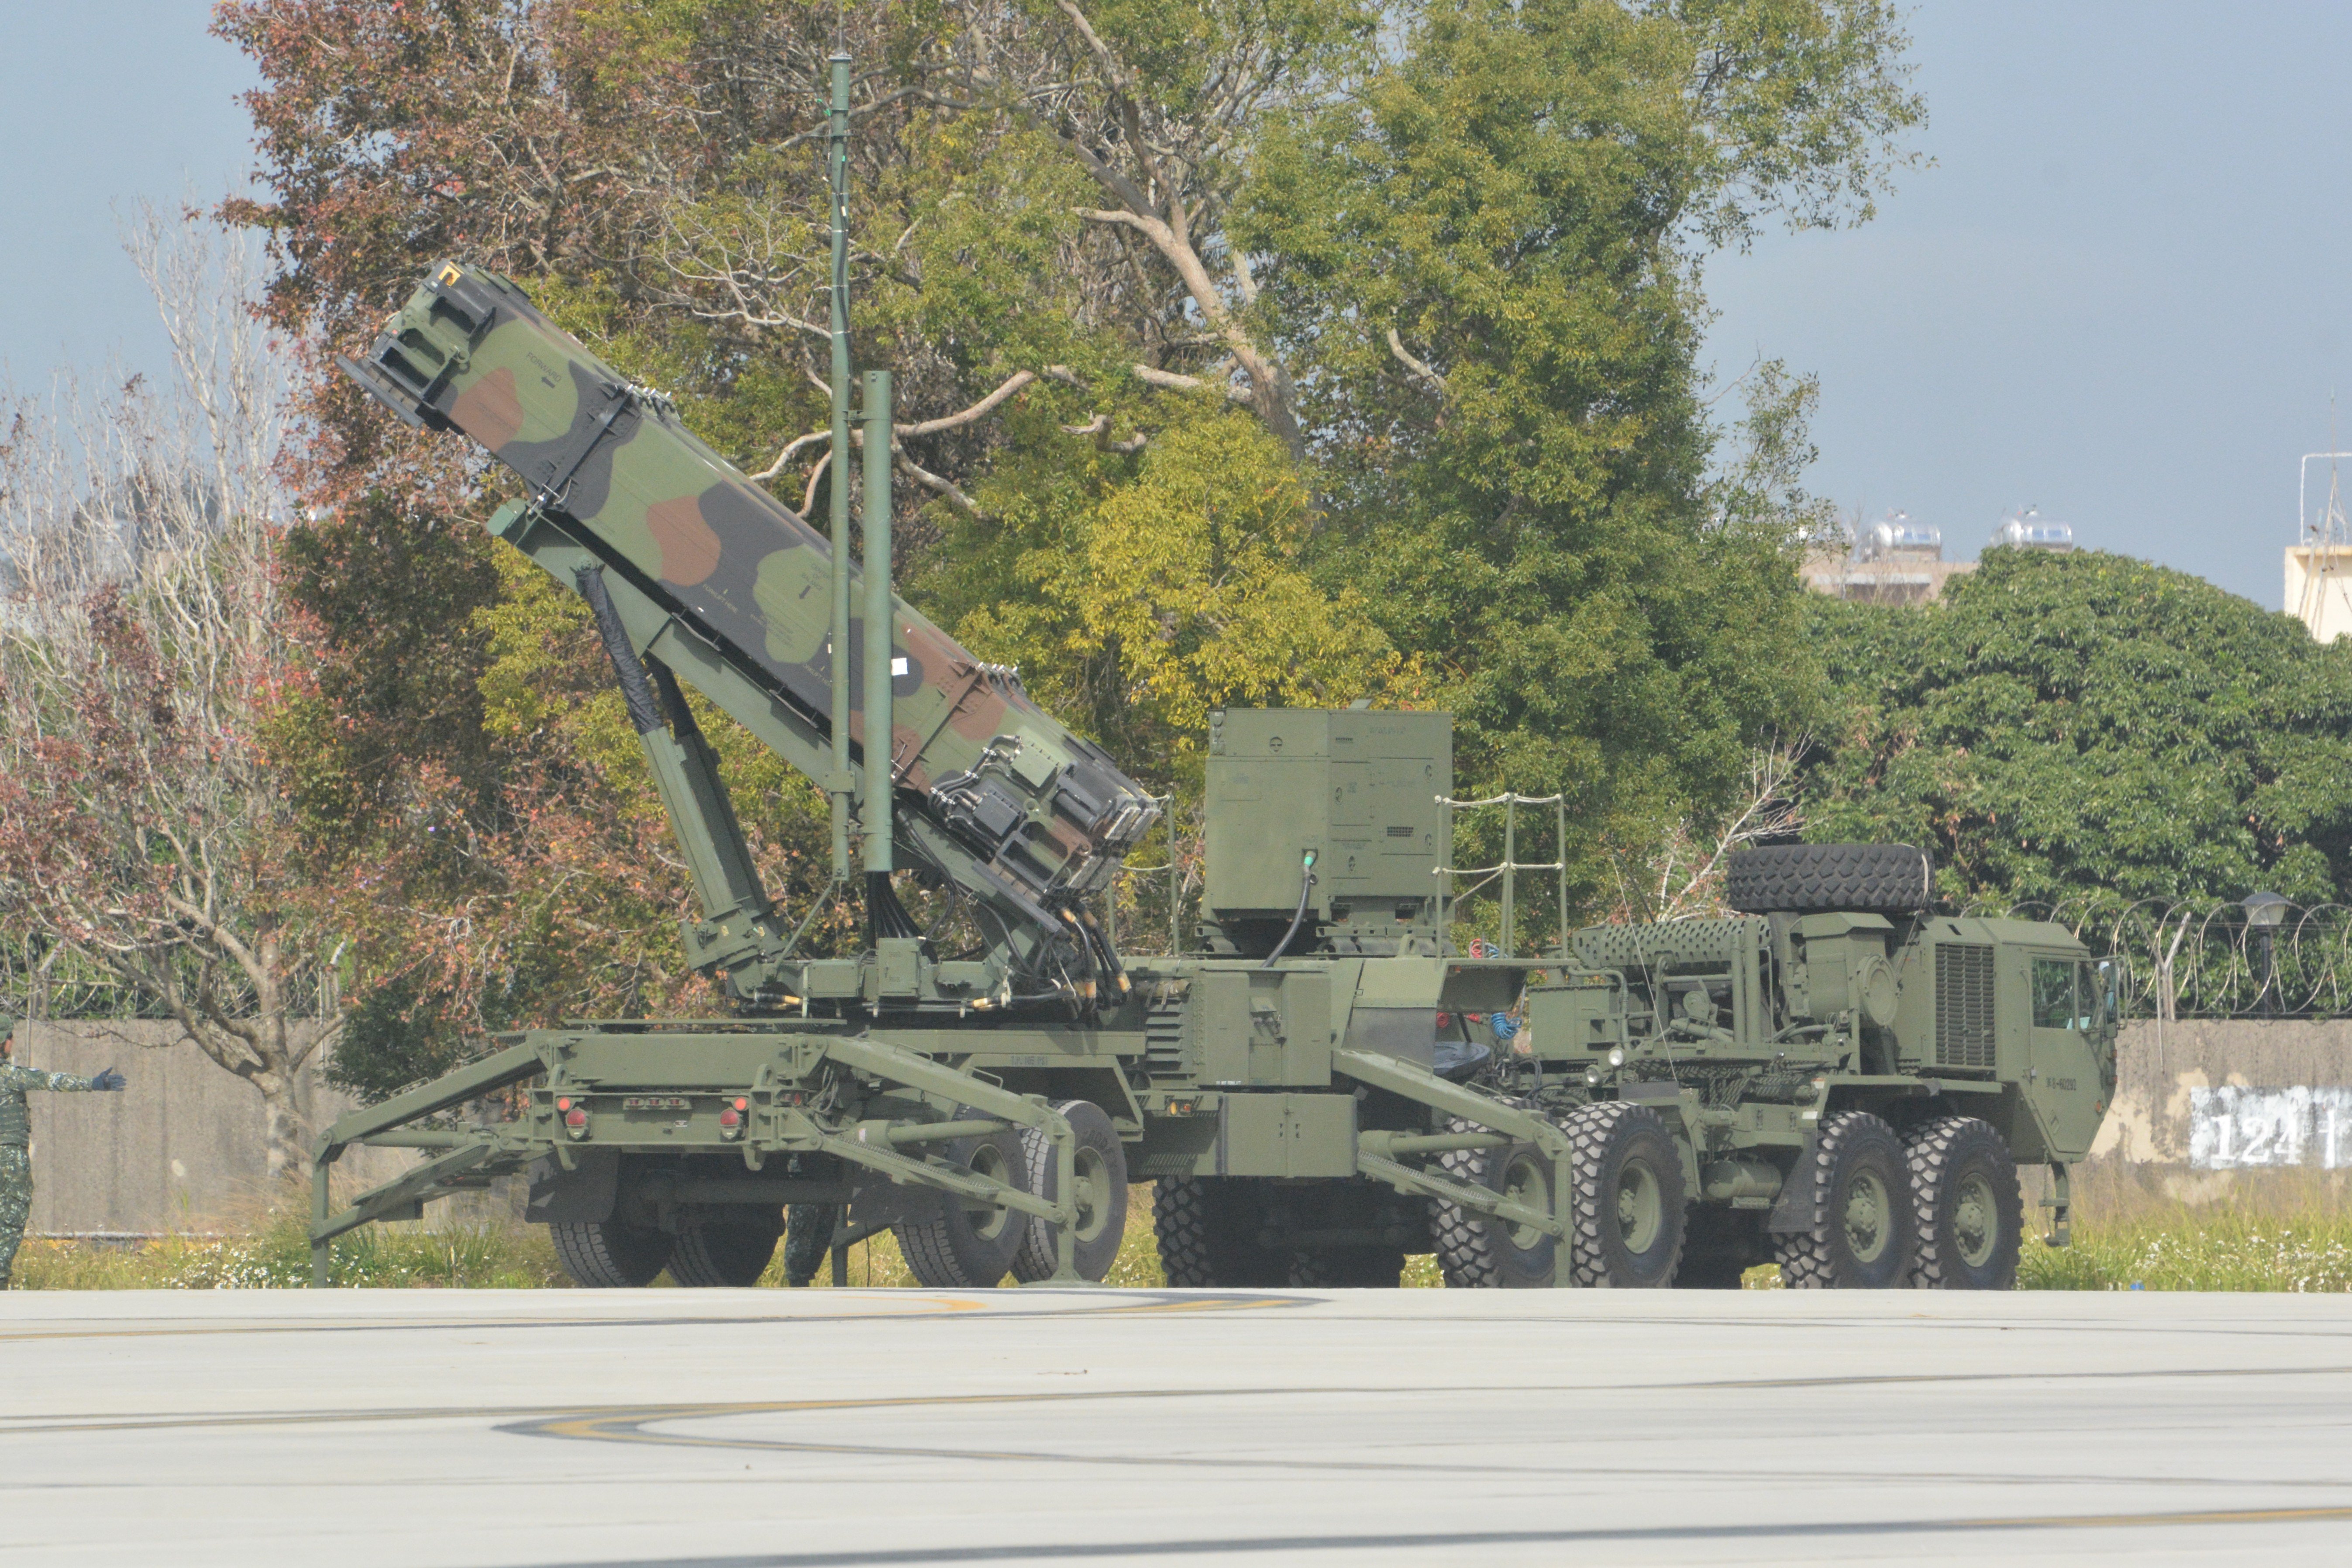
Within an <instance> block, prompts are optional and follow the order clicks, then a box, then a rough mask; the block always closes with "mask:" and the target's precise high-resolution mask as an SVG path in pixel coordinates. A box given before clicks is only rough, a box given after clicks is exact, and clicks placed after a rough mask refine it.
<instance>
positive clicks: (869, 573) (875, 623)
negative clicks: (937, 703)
mask: <svg viewBox="0 0 2352 1568" xmlns="http://www.w3.org/2000/svg"><path fill="white" fill-rule="evenodd" d="M890 435H891V431H890V373H889V372H888V371H887V370H869V371H867V372H866V805H865V808H864V812H863V814H862V815H863V816H864V820H865V824H866V879H867V880H866V895H867V897H868V898H871V897H873V896H875V891H876V884H875V882H874V881H873V879H874V878H877V877H879V878H881V879H882V882H881V884H880V885H881V887H882V888H883V889H887V888H888V886H889V878H890V871H891V858H890V749H891V734H892V715H891V701H890V677H891V673H892V666H891V660H892V655H891V652H890V647H891V643H892V641H893V639H892V637H891V636H890V631H891V626H892V623H893V622H894V621H895V620H896V618H897V617H896V616H894V615H893V614H892V605H891V603H890Z"/></svg>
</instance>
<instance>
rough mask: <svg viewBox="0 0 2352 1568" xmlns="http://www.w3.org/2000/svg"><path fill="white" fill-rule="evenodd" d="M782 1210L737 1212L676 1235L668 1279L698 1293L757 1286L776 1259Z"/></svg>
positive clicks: (700, 1223) (704, 1221)
mask: <svg viewBox="0 0 2352 1568" xmlns="http://www.w3.org/2000/svg"><path fill="white" fill-rule="evenodd" d="M783 1229H784V1215H783V1211H782V1209H779V1210H777V1211H776V1212H775V1213H774V1214H772V1215H771V1214H759V1215H746V1214H741V1213H740V1211H737V1212H736V1213H733V1214H729V1215H727V1216H726V1217H725V1218H723V1219H720V1218H703V1219H699V1220H697V1221H696V1222H695V1223H694V1224H692V1225H689V1226H687V1227H686V1228H685V1229H684V1230H682V1231H680V1232H679V1233H678V1237H677V1245H676V1246H675V1247H671V1248H670V1253H669V1277H670V1278H671V1279H675V1280H677V1282H678V1283H679V1284H681V1285H686V1286H691V1287H693V1288H695V1289H710V1288H713V1287H719V1286H725V1287H731V1288H734V1289H740V1288H742V1287H743V1286H746V1285H757V1284H758V1283H759V1282H760V1276H761V1275H762V1274H765V1273H766V1272H767V1271H768V1260H769V1259H771V1258H773V1257H775V1256H776V1238H777V1237H779V1236H782V1234H783Z"/></svg>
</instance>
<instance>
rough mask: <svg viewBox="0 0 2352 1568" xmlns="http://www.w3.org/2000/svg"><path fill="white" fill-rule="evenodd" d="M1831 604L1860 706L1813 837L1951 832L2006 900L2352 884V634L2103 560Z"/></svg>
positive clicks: (1957, 856)
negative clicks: (1932, 601)
mask: <svg viewBox="0 0 2352 1568" xmlns="http://www.w3.org/2000/svg"><path fill="white" fill-rule="evenodd" d="M1811 616H1812V620H1813V625H1814V627H1815V635H1816V636H1817V637H1818V638H1819V639H1820V642H1821V645H1822V657H1823V658H1824V659H1825V661H1826V662H1827V664H1828V665H1829V667H1830V668H1831V669H1832V670H1833V671H1836V672H1837V673H1838V675H1839V676H1840V678H1841V680H1842V683H1843V685H1842V690H1841V698H1842V701H1843V716H1842V718H1841V720H1840V721H1839V722H1838V723H1837V724H1836V726H1835V727H1833V728H1831V729H1825V730H1824V731H1822V733H1823V736H1824V737H1825V740H1824V743H1823V745H1822V749H1821V753H1820V755H1819V756H1818V757H1817V758H1816V760H1815V761H1814V762H1813V763H1812V765H1811V768H1810V770H1809V773H1808V776H1807V778H1806V780H1805V783H1804V785H1803V789H1804V798H1805V806H1806V816H1807V825H1806V832H1807V836H1808V837H1813V838H1817V839H1822V840H1842V839H1879V840H1885V841H1889V842H1900V843H1908V844H1918V845H1923V846H1927V847H1932V848H1933V850H1934V851H1935V855H1936V858H1937V865H1938V870H1937V877H1938V882H1939V886H1940V887H1941V889H1942V890H1943V891H1944V892H1945V893H1946V894H1947V895H1948V896H1949V897H1952V898H1955V899H1961V900H1970V899H1975V900H1985V901H1988V902H1990V903H1995V904H2002V903H2010V902H2019V901H2025V900H2040V901H2051V900H2058V899H2061V898H2071V897H2081V896H2085V895H2088V896H2091V897H2094V898H2101V899H2110V900H2137V899H2163V900H2229V899H2238V898H2242V897H2243V896H2244V895H2246V894H2247V893H2250V892H2253V891H2255V890H2256V889H2269V890H2271V891H2274V892H2279V893H2284V894H2285V895H2286V896H2287V897H2289V898H2291V899H2294V900H2297V901H2299V902H2305V903H2320V902H2326V901H2329V900H2342V899H2345V898H2347V895H2352V647H2347V646H2345V645H2343V644H2340V643H2337V644H2328V645H2325V646H2323V645H2320V644H2316V643H2314V642H2313V641H2312V640H2311V637H2310V635H2309V634H2308V633H2307V632H2306V631H2305V629H2304V627H2303V626H2302V624H2301V623H2300V622H2298V621H2296V620H2295V619H2294V617H2292V616H2284V615H2278V614H2274V613H2273V612H2271V611H2268V610H2264V609H2263V608H2261V607H2260V606H2259V605H2254V604H2252V603H2251V602H2249V601H2247V600H2244V599H2241V598H2238V597H2236V596H2235V595H2231V594H2226V593H2223V592H2222V591H2221V589H2219V588H2216V587H2214V586H2213V585H2212V584H2210V583H2207V582H2205V581H2203V580H2202V579H2200V578H2197V577H2193V576H2190V575H2189V574H2187V573H2183V572H2175V571H2172V570H2169V569H2168V568H2166V567H2161V566H2154V565H2149V564H2147V563H2145V562H2139V561H2133V560H2129V559H2126V558H2125V557H2122V556H2116V555H2107V554H2103V553H2097V552H2078V553H2074V554H2070V555H2056V554H2049V553H2045V552H2038V551H2021V550H2012V549H2000V550H1992V551H1989V552H1986V554H1985V557H1984V561H1983V563H1982V564H1981V565H1980V566H1979V568H1978V570H1977V571H1976V572H1975V573H1974V574H1970V575H1969V576H1965V577H1956V578H1954V579H1953V580H1952V581H1951V583H1950V584H1949V585H1948V588H1947V590H1946V598H1945V600H1944V602H1943V603H1941V604H1939V605H1929V606H1926V607H1924V608H1917V609H1899V608H1886V607H1875V606H1865V605H1849V604H1842V603H1838V602H1835V601H1829V600H1821V601H1816V602H1815V604H1814V605H1813V607H1812V610H1811Z"/></svg>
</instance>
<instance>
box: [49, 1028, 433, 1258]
mask: <svg viewBox="0 0 2352 1568" xmlns="http://www.w3.org/2000/svg"><path fill="white" fill-rule="evenodd" d="M13 1059H14V1060H15V1061H16V1063H17V1064H18V1065H20V1066H23V1067H29V1068H41V1069H43V1070H45V1071H49V1072H69V1073H77V1074H79V1075H81V1076H83V1077H88V1076H89V1075H91V1074H93V1073H95V1072H97V1071H98V1070H99V1069H100V1068H108V1067H112V1068H118V1069H119V1070H121V1073H122V1075H123V1076H124V1077H125V1078H127V1079H130V1080H131V1087H130V1088H129V1089H124V1090H123V1091H122V1092H121V1093H120V1094H32V1095H28V1096H26V1100H27V1103H28V1104H29V1106H30V1108H31V1110H32V1120H33V1179H34V1184H35V1187H34V1198H33V1216H32V1226H31V1229H32V1230H33V1232H34V1233H35V1234H37V1235H48V1236H58V1235H91V1234H114V1235H153V1234H155V1233H158V1232H162V1231H172V1230H193V1231H206V1230H211V1229H215V1228H217V1227H218V1226H220V1225H221V1224H222V1222H224V1221H234V1220H235V1219H236V1217H237V1216H239V1215H249V1214H251V1213H252V1212H253V1211H255V1210H256V1209H257V1208H259V1207H260V1206H261V1205H264V1204H265V1203H267V1202H268V1199H269V1197H270V1195H271V1194H270V1184H269V1172H268V1162H267V1160H266V1159H265V1157H264V1154H263V1146H262V1115H261V1097H260V1096H259V1095H257V1094H256V1093H255V1092H254V1091H253V1090H252V1089H250V1088H248V1087H247V1084H246V1083H245V1080H244V1079H239V1078H236V1077H235V1076H234V1075H232V1074H230V1073H228V1072H226V1071H224V1070H223V1069H222V1068H219V1067H217V1066H215V1064H214V1063H213V1061H212V1059H211V1058H208V1057H206V1056H205V1054H204V1053H203V1052H202V1051H200V1050H199V1049H197V1048H196V1047H195V1045H194V1042H192V1041H190V1040H189V1039H188V1038H187V1037H185V1036H184V1035H182V1034H181V1033H180V1031H179V1028H178V1026H176V1025H173V1024H165V1023H147V1022H136V1023H116V1022H84V1023H69V1024H50V1023H22V1024H19V1025H17V1026H16V1046H15V1047H14V1057H13ZM320 1066H321V1064H320V1062H319V1061H318V1060H317V1059H316V1058H313V1060H312V1061H311V1062H310V1063H309V1064H307V1065H306V1066H305V1067H304V1068H303V1071H302V1073H301V1076H300V1078H299V1081H298V1084H297V1094H298V1102H299V1103H300V1104H301V1105H302V1106H303V1107H304V1110H305V1114H306V1116H307V1117H308V1119H309V1122H310V1126H311V1127H312V1128H313V1129H316V1128H320V1127H323V1126H325V1125H326V1124H327V1123H328V1122H330V1121H333V1120H334V1118H336V1117H338V1116H340V1115H341V1114H342V1113H343V1112H344V1111H346V1110H350V1109H351V1102H350V1101H349V1100H346V1099H345V1098H344V1097H343V1096H341V1095H340V1094H337V1093H336V1092H335V1091H333V1090H332V1089H328V1088H327V1087H326V1085H325V1084H324V1083H323V1082H321V1081H320V1077H319V1074H320ZM411 1158H413V1156H410V1155H407V1154H404V1153H400V1152H391V1151H361V1152H358V1154H357V1156H356V1160H354V1159H347V1160H345V1161H344V1163H343V1165H344V1168H345V1169H347V1170H348V1171H349V1172H350V1174H351V1177H352V1179H353V1180H355V1181H365V1182H375V1181H382V1180H383V1179H385V1178H386V1177H387V1176H389V1175H390V1174H392V1173H394V1172H396V1171H397V1170H399V1169H400V1167H401V1166H402V1165H404V1164H405V1163H407V1162H408V1161H409V1160H410V1159H411ZM306 1174H307V1173H306Z"/></svg>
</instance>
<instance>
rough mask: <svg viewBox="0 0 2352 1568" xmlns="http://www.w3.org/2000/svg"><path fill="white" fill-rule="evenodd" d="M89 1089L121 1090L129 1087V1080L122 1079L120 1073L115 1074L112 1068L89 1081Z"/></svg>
mask: <svg viewBox="0 0 2352 1568" xmlns="http://www.w3.org/2000/svg"><path fill="white" fill-rule="evenodd" d="M89 1087H90V1088H92V1089H108V1090H113V1089H129V1088H130V1087H131V1080H130V1079H127V1078H124V1077H123V1076H122V1075H121V1073H119V1072H116V1071H115V1070H114V1069H113V1068H107V1069H106V1070H105V1071H104V1072H102V1073H100V1074H99V1075H98V1076H97V1077H96V1078H94V1079H90V1080H89Z"/></svg>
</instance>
